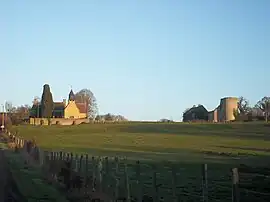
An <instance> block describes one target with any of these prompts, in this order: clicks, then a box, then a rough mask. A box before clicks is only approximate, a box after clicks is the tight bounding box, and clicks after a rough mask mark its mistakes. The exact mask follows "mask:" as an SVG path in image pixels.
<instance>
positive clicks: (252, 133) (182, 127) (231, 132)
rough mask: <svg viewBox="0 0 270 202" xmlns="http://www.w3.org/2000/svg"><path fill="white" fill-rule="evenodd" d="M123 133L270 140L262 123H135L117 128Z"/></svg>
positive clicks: (267, 129) (268, 132)
mask: <svg viewBox="0 0 270 202" xmlns="http://www.w3.org/2000/svg"><path fill="white" fill-rule="evenodd" d="M118 130H119V131H121V132H125V133H137V134H138V133H149V134H150V133H151V134H155V133H156V134H171V135H173V134H175V135H195V136H199V135H204V136H221V137H232V138H238V139H241V138H244V139H257V140H258V139H259V140H265V141H269V140H270V131H269V128H267V127H264V125H262V124H258V125H255V124H250V125H248V124H136V125H126V126H125V125H123V126H122V127H119V128H118Z"/></svg>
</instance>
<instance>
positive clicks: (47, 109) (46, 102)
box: [41, 84, 53, 118]
mask: <svg viewBox="0 0 270 202" xmlns="http://www.w3.org/2000/svg"><path fill="white" fill-rule="evenodd" d="M52 112H53V97H52V93H51V91H50V86H49V85H48V84H45V85H44V86H43V93H42V97H41V117H43V118H51V117H52Z"/></svg>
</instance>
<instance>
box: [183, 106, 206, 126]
mask: <svg viewBox="0 0 270 202" xmlns="http://www.w3.org/2000/svg"><path fill="white" fill-rule="evenodd" d="M195 120H202V121H207V120H208V111H207V110H206V109H205V107H204V106H203V105H198V106H193V107H192V108H190V109H188V110H187V111H186V112H185V113H184V114H183V122H187V121H195Z"/></svg>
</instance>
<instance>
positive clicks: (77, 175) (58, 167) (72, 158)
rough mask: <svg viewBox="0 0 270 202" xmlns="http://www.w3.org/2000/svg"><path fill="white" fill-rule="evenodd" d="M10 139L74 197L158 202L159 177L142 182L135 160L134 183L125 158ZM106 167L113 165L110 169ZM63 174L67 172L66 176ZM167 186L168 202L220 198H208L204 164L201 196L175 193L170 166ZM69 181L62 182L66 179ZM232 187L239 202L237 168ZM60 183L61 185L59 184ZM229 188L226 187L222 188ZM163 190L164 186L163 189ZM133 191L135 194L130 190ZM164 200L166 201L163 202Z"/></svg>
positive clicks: (234, 200)
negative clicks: (46, 148) (146, 190)
mask: <svg viewBox="0 0 270 202" xmlns="http://www.w3.org/2000/svg"><path fill="white" fill-rule="evenodd" d="M7 134H8V135H9V137H10V139H11V140H12V141H13V142H14V143H15V145H16V150H19V151H21V152H22V153H23V154H25V155H26V158H27V161H28V163H31V162H33V163H35V164H37V165H39V166H41V167H42V169H44V170H45V171H46V174H47V175H48V176H49V177H50V178H51V179H52V180H54V181H58V182H59V181H60V180H59V178H60V177H59V176H62V177H63V178H64V179H63V182H62V184H65V185H66V186H67V187H68V189H69V190H71V191H70V192H72V193H75V192H77V196H76V197H80V198H82V197H84V198H89V197H91V198H92V199H95V198H96V200H98V199H100V198H104V201H127V202H131V201H140V202H142V201H153V202H159V201H160V196H159V194H160V192H159V188H160V187H161V186H162V184H160V183H158V181H157V175H158V174H159V173H158V172H157V170H156V167H155V166H153V167H152V168H151V169H152V183H151V184H149V183H144V180H143V173H142V172H141V168H142V166H141V163H140V161H136V165H135V168H136V169H135V176H136V179H135V184H134V185H133V184H132V183H131V181H132V180H133V179H132V177H131V175H130V174H129V173H130V171H129V168H128V163H127V159H121V158H119V157H115V158H114V159H112V158H108V157H105V158H103V157H89V155H88V154H86V155H78V154H75V155H74V154H73V153H68V152H62V151H60V152H54V151H50V152H49V151H43V150H42V149H41V148H39V147H38V146H37V145H35V143H34V142H33V141H28V140H24V139H23V138H20V137H18V136H15V135H13V134H11V133H10V132H7ZM120 161H121V162H123V164H124V166H123V168H122V169H121V166H120V164H119V163H120ZM68 163H69V165H67V164H68ZM109 164H112V165H113V166H111V167H110V165H109ZM64 172H69V173H70V174H69V175H68V176H67V175H65V173H64ZM170 172H171V179H172V180H171V186H170V187H167V189H168V190H169V191H170V193H171V194H170V196H171V198H170V201H173V202H177V201H180V200H181V201H183V199H182V198H184V196H185V195H187V196H190V197H192V198H193V197H197V198H198V200H196V201H203V202H208V201H222V200H220V199H218V200H217V199H214V198H213V197H212V196H210V195H209V184H208V165H207V164H202V169H201V179H202V180H201V193H200V192H199V191H198V192H199V193H197V194H192V196H191V194H190V193H182V194H181V195H180V194H179V193H177V191H176V190H177V189H178V190H179V188H181V189H183V188H182V187H181V186H179V185H178V184H177V183H178V182H177V170H176V168H175V167H174V166H172V167H171V171H170ZM67 177H68V178H69V179H66V178H67ZM231 177H232V188H231V193H232V196H231V201H232V202H239V201H240V192H241V191H240V188H239V170H238V168H233V169H232V176H231ZM60 183H61V182H60ZM145 185H148V186H150V187H151V190H152V191H151V192H152V193H151V194H149V195H151V197H150V196H147V195H144V194H143V189H144V186H145ZM217 187H220V186H217ZM224 188H225V189H224V190H226V189H229V187H224ZM163 189H164V187H163ZM134 190H135V191H134ZM245 191H246V192H251V193H252V192H253V193H254V192H255V193H257V194H261V195H267V193H262V192H256V191H254V190H247V189H245ZM165 201H168V200H165Z"/></svg>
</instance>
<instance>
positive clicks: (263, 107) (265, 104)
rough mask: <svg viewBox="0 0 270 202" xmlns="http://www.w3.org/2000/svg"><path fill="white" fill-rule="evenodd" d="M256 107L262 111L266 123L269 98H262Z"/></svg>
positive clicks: (269, 108) (269, 109)
mask: <svg viewBox="0 0 270 202" xmlns="http://www.w3.org/2000/svg"><path fill="white" fill-rule="evenodd" d="M256 107H257V108H259V109H260V110H262V112H263V114H264V117H265V121H266V122H267V121H268V117H269V113H270V97H266V96H265V97H263V98H262V99H261V100H259V101H258V102H257V104H256Z"/></svg>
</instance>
